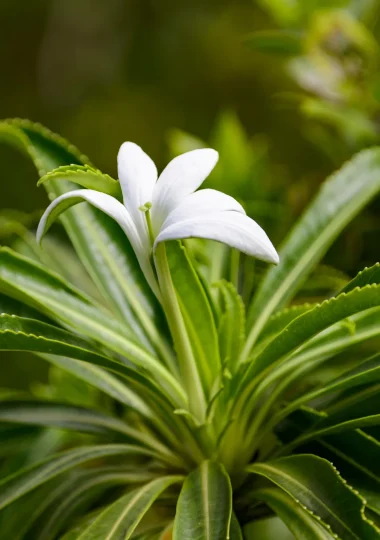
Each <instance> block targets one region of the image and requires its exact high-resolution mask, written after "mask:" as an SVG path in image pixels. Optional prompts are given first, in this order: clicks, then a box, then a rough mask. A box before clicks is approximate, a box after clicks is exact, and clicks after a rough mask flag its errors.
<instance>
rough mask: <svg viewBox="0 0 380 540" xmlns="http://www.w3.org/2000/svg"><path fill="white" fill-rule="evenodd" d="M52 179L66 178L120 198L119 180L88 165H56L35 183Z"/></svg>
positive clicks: (43, 182)
mask: <svg viewBox="0 0 380 540" xmlns="http://www.w3.org/2000/svg"><path fill="white" fill-rule="evenodd" d="M52 180H56V181H61V180H68V181H70V182H73V183H74V184H79V185H80V186H82V187H84V188H87V189H94V190H95V191H102V192H103V193H107V194H108V195H112V196H113V197H117V198H121V188H120V184H119V182H117V181H116V180H114V179H113V178H111V176H108V174H103V173H102V172H101V171H99V170H97V169H93V168H92V167H89V166H81V165H64V166H62V167H57V168H56V169H54V170H53V171H50V172H48V173H47V174H45V176H42V177H41V178H40V179H39V181H38V183H37V185H38V186H40V185H42V184H45V183H46V182H50V181H52Z"/></svg>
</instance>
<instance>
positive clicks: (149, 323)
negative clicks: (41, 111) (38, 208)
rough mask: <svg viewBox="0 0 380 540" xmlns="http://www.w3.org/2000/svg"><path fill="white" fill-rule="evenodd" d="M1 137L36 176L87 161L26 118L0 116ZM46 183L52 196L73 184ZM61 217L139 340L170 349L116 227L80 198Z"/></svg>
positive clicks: (108, 297) (91, 271)
mask: <svg viewBox="0 0 380 540" xmlns="http://www.w3.org/2000/svg"><path fill="white" fill-rule="evenodd" d="M0 140H3V141H4V142H6V143H8V144H11V145H12V146H14V147H16V148H18V149H20V150H21V151H22V152H23V153H25V154H26V155H27V156H29V157H30V158H31V159H32V161H33V163H34V165H35V166H36V168H37V171H38V174H39V176H40V177H41V176H44V175H46V174H47V173H48V172H50V171H52V170H53V169H56V168H57V167H60V166H66V165H73V164H74V165H75V164H77V165H80V166H81V165H86V164H89V160H88V158H87V157H86V156H84V155H83V154H81V153H80V152H79V151H78V150H77V149H76V148H75V147H74V146H73V145H71V144H69V143H68V142H67V141H65V140H64V139H63V138H62V137H59V136H58V135H56V134H54V133H52V132H51V131H49V130H48V129H46V128H44V127H43V126H41V125H39V124H34V123H32V122H29V121H27V120H20V119H15V120H6V121H4V122H1V123H0ZM44 185H45V187H46V189H47V192H48V194H49V196H50V197H51V198H52V199H54V198H56V197H58V196H59V195H61V194H62V193H65V192H67V191H71V190H72V189H75V187H76V184H74V183H72V182H68V181H65V180H61V181H56V180H50V181H49V182H46V184H44ZM61 220H62V223H63V224H64V226H65V228H66V231H67V233H68V235H69V237H70V239H71V241H72V243H73V245H74V247H75V249H76V251H77V253H78V255H79V257H80V259H81V260H82V262H83V264H84V266H85V268H86V269H87V271H88V273H89V274H90V276H92V278H93V280H94V282H95V283H96V285H97V287H98V288H99V290H100V292H101V293H102V294H103V296H104V298H105V300H106V301H107V302H109V303H110V305H111V306H112V307H113V309H114V310H115V312H117V313H119V315H120V316H121V317H122V318H123V319H124V321H125V323H126V324H127V325H128V326H129V327H130V328H133V330H134V332H136V335H137V336H138V337H139V338H140V340H144V339H145V341H146V340H147V339H149V341H150V342H151V343H153V344H154V346H155V347H157V349H158V350H159V351H160V352H161V353H162V354H163V355H167V354H169V355H170V353H168V351H167V347H166V344H165V341H164V340H163V339H162V337H161V336H160V334H159V333H158V332H157V329H156V326H157V325H158V327H160V320H162V314H161V310H160V307H159V305H158V304H157V302H156V299H155V298H154V295H153V293H152V292H151V290H150V289H149V287H148V285H147V283H146V282H145V280H144V279H143V278H142V272H141V270H140V267H139V265H138V262H137V259H136V256H135V254H134V252H133V249H132V248H131V245H130V243H129V242H128V240H127V238H126V236H125V234H124V233H123V232H122V231H121V229H120V227H119V226H118V225H117V224H116V223H115V222H114V221H113V220H111V219H110V218H108V216H106V215H104V214H103V213H102V212H99V211H98V210H96V209H94V208H92V207H90V206H89V205H83V204H82V205H80V206H79V207H76V208H73V209H70V210H69V211H68V212H67V214H65V215H64V216H62V218H61ZM154 321H156V322H157V325H155V324H154Z"/></svg>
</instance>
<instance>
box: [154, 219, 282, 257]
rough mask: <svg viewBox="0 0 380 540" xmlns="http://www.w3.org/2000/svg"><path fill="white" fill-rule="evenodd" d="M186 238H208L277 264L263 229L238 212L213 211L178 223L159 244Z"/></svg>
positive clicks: (274, 251)
mask: <svg viewBox="0 0 380 540" xmlns="http://www.w3.org/2000/svg"><path fill="white" fill-rule="evenodd" d="M183 238H207V239H209V240H217V241H218V242H222V243H223V244H227V245H228V246H231V247H232V248H236V249H238V250H239V251H242V252H243V253H246V254H247V255H251V256H252V257H256V258H257V259H261V260H263V261H267V262H270V263H274V264H277V263H278V262H279V257H278V254H277V252H276V250H275V248H274V247H273V245H272V242H271V241H270V240H269V238H268V236H267V235H266V233H265V232H264V230H263V229H262V228H261V227H260V225H258V224H257V223H256V222H255V221H253V219H251V218H249V217H248V216H246V215H244V214H241V213H239V212H234V211H232V212H231V211H227V212H214V213H210V214H206V215H202V216H199V217H198V218H193V219H186V220H184V221H177V222H176V223H174V224H173V225H170V226H169V227H166V228H165V229H162V231H161V232H160V234H159V235H158V237H157V238H156V242H155V244H154V249H155V248H156V246H157V244H158V243H159V242H164V241H165V240H179V239H183Z"/></svg>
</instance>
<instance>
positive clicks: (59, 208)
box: [37, 189, 158, 294]
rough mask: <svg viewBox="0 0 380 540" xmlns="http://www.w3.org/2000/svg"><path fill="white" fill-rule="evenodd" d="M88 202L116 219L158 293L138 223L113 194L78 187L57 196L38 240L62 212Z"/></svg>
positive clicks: (44, 219)
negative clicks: (138, 229)
mask: <svg viewBox="0 0 380 540" xmlns="http://www.w3.org/2000/svg"><path fill="white" fill-rule="evenodd" d="M81 202H88V203H90V204H92V205H93V206H95V207H96V208H98V209H99V210H101V211H102V212H104V213H105V214H107V215H108V216H110V217H111V218H112V219H114V220H115V221H116V222H117V223H118V224H119V225H120V227H121V228H122V229H123V231H124V233H125V234H126V236H127V237H128V239H129V241H130V243H131V245H132V247H133V249H134V251H135V253H136V256H137V259H138V261H139V264H140V266H141V269H142V271H143V272H144V274H145V277H146V279H147V281H148V283H149V285H150V286H151V287H152V289H153V292H155V294H158V289H157V284H156V279H155V277H154V273H153V271H152V267H151V264H150V262H149V252H147V251H146V250H145V248H144V246H143V245H142V242H141V240H140V237H139V234H138V231H137V229H136V225H135V223H134V221H133V220H132V218H131V216H130V214H129V212H128V210H127V209H126V208H125V207H124V205H123V204H121V202H119V201H118V200H117V199H115V198H114V197H111V195H107V194H106V193H101V192H99V191H94V190H92V189H78V190H74V191H69V192H68V193H64V194H63V195H61V196H60V197H57V198H56V199H55V200H54V201H53V202H52V203H51V204H50V205H49V206H48V208H47V209H46V210H45V212H44V214H43V216H42V218H41V220H40V222H39V224H38V228H37V242H39V243H40V242H41V240H42V238H43V236H44V234H45V233H46V232H47V231H48V229H49V228H50V226H51V225H52V224H53V222H54V221H55V220H56V219H57V218H58V216H59V215H60V214H62V212H64V211H65V210H67V209H68V208H70V207H71V206H74V205H76V204H79V203H81Z"/></svg>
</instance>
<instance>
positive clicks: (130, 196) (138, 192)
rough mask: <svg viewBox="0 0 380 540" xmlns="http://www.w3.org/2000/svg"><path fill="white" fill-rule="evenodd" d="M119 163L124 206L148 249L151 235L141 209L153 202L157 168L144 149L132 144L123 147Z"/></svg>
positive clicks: (119, 155)
mask: <svg viewBox="0 0 380 540" xmlns="http://www.w3.org/2000/svg"><path fill="white" fill-rule="evenodd" d="M117 162H118V173H119V181H120V185H121V189H122V192H123V201H124V205H125V206H126V208H127V209H128V210H129V212H130V214H131V216H132V218H133V220H134V222H135V224H136V226H137V228H138V230H139V233H140V236H141V238H142V241H143V243H144V245H145V247H146V248H147V247H148V245H149V234H148V229H147V225H146V219H145V216H144V214H143V212H141V210H139V207H140V206H143V205H144V204H145V203H147V202H152V198H153V188H154V186H155V184H156V181H157V168H156V166H155V164H154V162H153V161H152V159H151V158H150V157H149V156H148V155H147V154H146V153H145V152H144V151H143V150H142V148H140V146H138V145H137V144H135V143H132V142H125V143H123V144H122V145H121V147H120V150H119V154H118V156H117Z"/></svg>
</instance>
